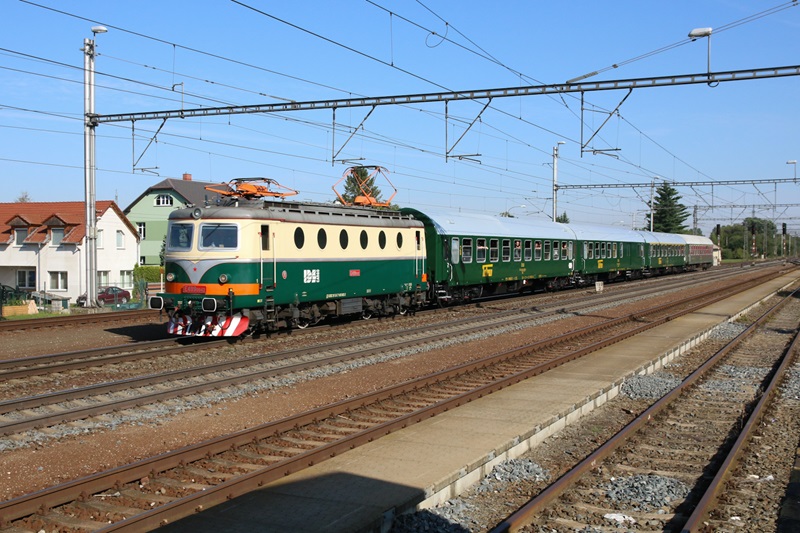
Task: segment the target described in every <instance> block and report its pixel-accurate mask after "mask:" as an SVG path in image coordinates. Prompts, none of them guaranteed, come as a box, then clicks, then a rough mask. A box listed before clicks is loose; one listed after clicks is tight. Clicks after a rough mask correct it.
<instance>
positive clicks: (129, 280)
mask: <svg viewBox="0 0 800 533" xmlns="http://www.w3.org/2000/svg"><path fill="white" fill-rule="evenodd" d="M119 284H120V285H121V286H123V287H133V270H120V271H119Z"/></svg>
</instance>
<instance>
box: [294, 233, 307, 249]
mask: <svg viewBox="0 0 800 533" xmlns="http://www.w3.org/2000/svg"><path fill="white" fill-rule="evenodd" d="M305 243H306V234H305V233H304V232H303V228H297V229H295V230H294V245H295V246H296V247H297V249H298V250H301V249H302V248H303V245H304V244H305Z"/></svg>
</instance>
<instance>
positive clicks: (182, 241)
mask: <svg viewBox="0 0 800 533" xmlns="http://www.w3.org/2000/svg"><path fill="white" fill-rule="evenodd" d="M193 231H194V226H193V225H192V224H170V226H169V239H168V240H167V249H168V250H171V251H186V250H191V249H192V233H193Z"/></svg>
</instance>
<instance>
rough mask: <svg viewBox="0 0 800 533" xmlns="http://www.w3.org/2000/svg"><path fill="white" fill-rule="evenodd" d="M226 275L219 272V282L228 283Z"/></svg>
mask: <svg viewBox="0 0 800 533" xmlns="http://www.w3.org/2000/svg"><path fill="white" fill-rule="evenodd" d="M228 279H229V278H228V275H227V274H220V275H219V282H220V283H222V284H225V283H228Z"/></svg>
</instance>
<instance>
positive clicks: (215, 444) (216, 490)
mask: <svg viewBox="0 0 800 533" xmlns="http://www.w3.org/2000/svg"><path fill="white" fill-rule="evenodd" d="M741 290H744V289H740V288H738V287H737V288H736V289H735V290H733V291H732V292H733V293H738V292H740V291H741ZM727 297H730V294H727V295H718V296H717V297H715V298H713V299H712V303H713V302H715V301H718V300H721V299H724V298H727ZM707 305H709V302H704V303H701V304H697V305H695V306H692V307H691V308H687V309H682V310H680V311H679V312H677V313H675V314H672V315H669V316H665V317H662V318H661V319H659V320H657V321H654V322H651V323H646V324H640V325H639V326H638V327H637V328H636V329H635V331H628V332H624V333H623V334H621V335H619V336H618V337H615V338H611V339H607V340H605V341H603V342H598V343H595V344H593V345H591V346H589V347H586V348H583V349H581V350H579V351H577V352H572V353H569V354H566V355H564V356H561V357H560V358H559V359H558V360H557V361H548V362H545V363H540V364H537V365H535V366H533V367H530V368H528V369H526V370H525V371H522V372H517V373H515V374H513V375H510V376H506V377H504V378H501V379H499V380H497V381H495V382H493V383H489V384H486V385H482V386H480V387H477V388H475V389H474V390H472V391H469V392H465V393H461V394H457V395H456V396H454V397H453V398H451V399H449V400H442V401H438V402H436V403H435V404H433V405H430V406H427V407H425V408H423V409H421V410H419V411H417V412H415V413H411V414H407V415H404V416H402V417H400V418H398V419H396V420H394V421H390V422H385V423H382V424H379V425H378V426H376V427H373V428H370V429H367V430H364V431H361V432H360V433H357V434H355V435H352V436H350V437H346V438H343V439H341V440H339V441H336V442H334V443H330V444H326V445H322V446H320V447H318V448H316V449H314V450H311V451H309V452H304V453H302V454H300V455H298V456H296V457H294V458H291V459H287V460H286V461H281V462H280V463H279V464H276V465H274V466H270V467H266V468H265V469H264V470H260V471H257V472H254V473H251V474H247V475H243V476H241V477H238V478H235V479H232V480H230V481H226V482H224V483H221V484H219V485H217V486H214V487H210V488H208V489H206V490H204V491H202V492H201V493H198V494H194V495H191V496H189V497H186V498H183V499H180V500H176V501H174V502H172V503H170V504H167V505H165V506H162V507H159V508H155V509H152V510H150V511H146V512H144V513H143V514H142V515H138V516H135V517H129V518H127V519H126V520H124V521H121V522H118V523H115V524H112V525H110V526H108V527H107V528H106V527H104V528H103V530H104V531H106V530H107V531H114V530H123V529H127V530H132V531H141V530H145V529H150V528H154V527H158V526H159V525H162V524H163V523H166V522H169V521H171V520H172V519H174V518H177V517H181V516H186V515H188V514H191V513H192V512H195V511H197V510H201V509H203V508H206V507H208V506H210V505H215V504H217V503H220V502H221V501H225V500H227V499H229V498H232V497H235V496H238V495H241V494H244V493H246V492H248V491H250V490H253V489H254V488H257V487H260V486H263V484H265V483H267V482H269V481H272V480H275V479H280V478H282V477H283V476H285V475H288V474H290V473H293V472H296V471H298V470H301V469H303V468H306V467H307V466H310V465H313V464H316V463H317V462H320V461H322V460H324V459H327V458H330V457H333V456H335V455H337V454H339V453H342V452H344V451H347V450H349V449H351V448H354V447H356V446H358V445H360V444H364V443H366V442H370V441H372V440H374V439H376V438H379V437H380V436H382V435H385V434H388V433H391V432H392V431H395V430H397V429H400V428H403V427H406V426H407V425H409V424H411V423H416V422H419V421H422V420H425V419H427V418H429V417H431V416H434V415H435V414H438V413H441V412H444V411H446V410H450V409H453V408H455V407H457V406H459V405H462V404H463V403H466V402H469V401H472V400H474V399H477V398H480V397H482V396H485V395H487V394H490V393H492V392H495V391H497V390H500V389H502V388H505V387H508V386H510V385H513V384H515V383H518V382H520V381H523V380H525V379H528V378H530V377H533V376H535V375H538V374H541V373H543V372H546V371H547V370H550V369H552V368H555V367H556V366H559V365H560V364H564V363H566V362H568V361H571V360H574V359H576V358H578V357H580V356H581V355H584V354H586V353H589V352H592V351H595V350H598V349H600V348H603V347H605V346H608V345H610V344H613V343H615V342H619V340H621V339H622V338H627V337H630V336H632V335H635V334H637V333H639V332H642V331H645V330H647V329H650V328H653V327H656V326H657V325H659V324H662V323H665V322H667V321H670V320H673V319H674V318H676V317H677V316H681V315H684V314H687V313H691V312H694V311H697V310H699V309H702V308H703V307H705V306H707ZM657 307H659V308H661V307H664V306H657ZM615 320H617V321H619V320H621V319H615ZM584 329H586V328H584ZM579 331H582V330H579ZM574 334H575V332H573V335H574ZM548 342H549V343H551V344H552V342H553V340H552V339H551V340H549V341H542V342H540V343H535V344H532V345H529V346H525V347H522V348H518V349H515V350H512V351H510V352H506V353H504V354H500V355H496V356H494V357H492V358H487V359H493V360H494V361H495V362H503V361H506V360H508V359H511V358H514V357H519V356H520V355H526V354H528V353H530V352H532V351H534V349H536V348H540V347H541V346H544V345H546V344H547V343H548ZM487 365H488V361H487V360H480V361H474V362H471V363H466V364H463V365H459V366H458V367H455V368H452V369H448V370H443V371H440V372H437V373H435V374H432V375H429V376H425V377H423V378H419V379H415V380H411V381H408V382H405V383H401V384H398V385H396V386H393V387H389V388H387V389H384V390H381V391H377V392H373V393H369V394H365V395H362V396H358V397H356V398H352V399H348V400H344V401H341V402H337V403H335V404H331V405H328V406H324V407H321V408H318V409H314V410H311V411H309V412H306V413H301V414H298V415H296V416H293V417H290V418H288V419H283V420H279V421H275V422H271V423H267V424H263V425H261V426H258V427H255V428H250V429H247V430H243V431H240V432H237V433H234V434H232V435H227V436H223V437H218V438H216V439H212V440H210V441H207V442H204V443H199V444H196V445H192V446H187V447H185V448H182V449H180V450H176V451H173V452H168V453H165V454H162V455H159V456H157V457H154V458H150V459H146V460H143V461H139V462H137V463H134V464H131V465H125V466H122V467H118V468H114V469H111V470H108V471H105V472H101V473H98V474H95V475H92V476H87V477H85V478H81V479H79V480H74V481H71V482H68V483H65V484H62V485H58V486H55V487H51V488H49V489H44V490H42V491H38V492H36V493H33V494H30V495H26V496H21V497H19V498H16V499H14V500H10V501H7V502H2V503H0V525H1V524H4V523H6V524H7V523H9V522H10V521H12V520H15V519H18V518H21V517H24V516H30V515H32V514H34V513H37V512H42V513H43V512H46V511H47V510H48V509H51V508H53V507H55V506H58V505H62V504H65V503H68V502H70V501H75V500H76V499H80V498H81V497H85V496H86V495H88V494H93V493H97V492H100V491H103V490H108V489H110V488H112V487H116V488H119V487H121V485H122V484H124V483H127V482H131V481H136V480H138V479H141V478H142V477H146V476H148V475H151V474H153V473H157V472H163V471H166V470H168V469H170V468H174V467H176V466H177V465H180V464H186V463H189V462H192V461H196V460H202V459H204V458H207V457H210V456H213V455H215V454H218V453H222V452H224V451H228V450H231V449H232V448H234V447H236V446H240V445H244V444H248V443H252V442H255V441H257V440H259V439H260V438H264V437H268V436H272V435H275V434H277V433H280V432H282V431H289V430H295V429H297V428H299V427H302V426H304V425H307V424H313V423H315V422H317V421H319V420H321V419H324V418H326V417H330V416H337V415H340V414H344V413H347V412H349V411H351V410H355V409H357V408H359V407H363V406H365V405H367V404H370V403H380V402H382V401H385V400H388V399H391V398H393V397H396V396H398V395H401V394H405V393H408V392H412V391H418V390H420V389H421V388H423V387H426V386H429V385H433V384H437V383H440V382H442V381H443V380H446V379H448V378H450V377H454V376H462V375H464V374H465V373H467V372H470V371H475V370H482V369H485V368H486V367H487ZM165 521H166V522H165Z"/></svg>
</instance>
